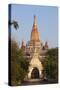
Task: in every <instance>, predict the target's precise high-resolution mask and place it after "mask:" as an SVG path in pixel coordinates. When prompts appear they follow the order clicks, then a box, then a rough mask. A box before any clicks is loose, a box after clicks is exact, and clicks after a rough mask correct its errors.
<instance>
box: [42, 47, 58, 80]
mask: <svg viewBox="0 0 60 90" xmlns="http://www.w3.org/2000/svg"><path fill="white" fill-rule="evenodd" d="M44 67H45V72H46V76H47V78H48V79H53V80H54V81H58V48H53V49H49V50H48V51H47V53H46V58H45V61H44Z"/></svg>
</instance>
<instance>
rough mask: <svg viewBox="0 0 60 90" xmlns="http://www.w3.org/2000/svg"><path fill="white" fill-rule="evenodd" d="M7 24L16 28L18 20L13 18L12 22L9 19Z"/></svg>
mask: <svg viewBox="0 0 60 90" xmlns="http://www.w3.org/2000/svg"><path fill="white" fill-rule="evenodd" d="M8 24H9V26H11V25H13V27H14V28H15V29H16V30H17V29H18V28H19V25H18V22H17V21H15V20H13V21H12V22H11V21H10V20H9V23H8Z"/></svg>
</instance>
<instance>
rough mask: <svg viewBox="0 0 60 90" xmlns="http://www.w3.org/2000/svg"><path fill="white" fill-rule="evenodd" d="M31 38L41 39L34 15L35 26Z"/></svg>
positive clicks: (34, 39)
mask: <svg viewBox="0 0 60 90" xmlns="http://www.w3.org/2000/svg"><path fill="white" fill-rule="evenodd" d="M31 40H32V41H39V35H38V30H37V24H36V16H34V22H33V28H32V32H31Z"/></svg>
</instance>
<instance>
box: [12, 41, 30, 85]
mask: <svg viewBox="0 0 60 90" xmlns="http://www.w3.org/2000/svg"><path fill="white" fill-rule="evenodd" d="M28 66H29V63H28V62H27V61H26V59H25V58H24V56H23V51H22V49H20V48H19V47H18V45H17V43H16V41H11V85H18V83H21V82H22V81H23V80H24V78H25V76H26V74H27V72H28Z"/></svg>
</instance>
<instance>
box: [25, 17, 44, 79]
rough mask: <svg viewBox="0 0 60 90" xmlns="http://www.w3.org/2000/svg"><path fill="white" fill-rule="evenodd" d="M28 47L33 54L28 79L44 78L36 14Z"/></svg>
mask: <svg viewBox="0 0 60 90" xmlns="http://www.w3.org/2000/svg"><path fill="white" fill-rule="evenodd" d="M27 49H28V51H29V52H30V56H31V59H30V66H29V73H28V79H36V78H42V71H43V65H42V63H41V61H40V59H39V57H40V52H41V49H42V48H41V42H40V39H39V33H38V29H37V22H36V16H34V22H33V27H32V31H31V37H30V41H29V42H28V45H27Z"/></svg>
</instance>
